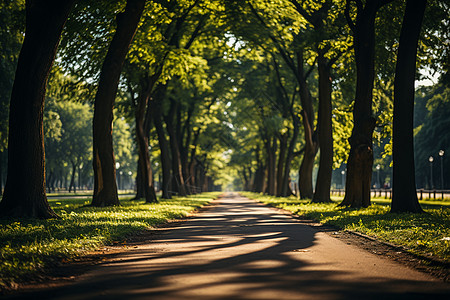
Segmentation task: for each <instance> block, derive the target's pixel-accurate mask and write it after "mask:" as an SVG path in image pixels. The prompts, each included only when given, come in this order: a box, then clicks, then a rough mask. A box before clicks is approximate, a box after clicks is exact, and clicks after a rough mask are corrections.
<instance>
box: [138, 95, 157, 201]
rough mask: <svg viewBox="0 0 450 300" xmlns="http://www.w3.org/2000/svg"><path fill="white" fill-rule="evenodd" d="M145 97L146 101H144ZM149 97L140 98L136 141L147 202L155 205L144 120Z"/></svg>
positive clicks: (155, 199)
mask: <svg viewBox="0 0 450 300" xmlns="http://www.w3.org/2000/svg"><path fill="white" fill-rule="evenodd" d="M142 97H145V99H142ZM148 98H149V96H148V95H145V93H143V94H142V95H141V97H139V100H138V105H137V107H136V117H135V119H136V140H137V144H138V151H139V171H140V176H141V178H140V179H141V182H140V184H142V187H141V188H142V189H143V192H144V197H145V202H146V203H154V202H157V198H156V193H155V188H154V186H153V184H152V181H153V180H152V177H153V174H152V168H151V165H150V153H149V150H148V139H147V134H146V133H145V132H144V130H145V129H144V120H145V112H146V108H147V103H148Z"/></svg>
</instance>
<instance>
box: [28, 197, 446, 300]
mask: <svg viewBox="0 0 450 300" xmlns="http://www.w3.org/2000/svg"><path fill="white" fill-rule="evenodd" d="M156 231H157V232H156V234H155V238H154V239H153V240H151V241H148V242H147V243H145V244H140V245H138V246H137V248H133V249H131V250H130V251H129V252H127V253H124V254H121V255H119V256H118V257H115V258H114V259H112V260H109V261H106V262H105V263H102V264H100V265H98V266H96V267H94V268H93V269H92V270H91V271H90V272H88V273H87V274H85V275H83V276H81V277H80V278H79V280H77V281H76V282H74V283H72V284H70V285H68V286H63V287H59V288H56V289H50V290H43V291H35V292H33V293H28V294H25V295H22V297H26V296H28V297H29V298H34V299H132V300H134V299H195V300H196V299H327V300H334V299H379V300H381V299H450V297H449V296H450V287H449V284H447V283H444V282H441V281H438V280H436V279H434V278H432V277H430V276H428V275H426V274H423V273H420V272H418V271H415V270H412V269H409V268H407V267H405V266H403V265H400V264H397V263H395V262H392V261H390V260H388V259H384V258H382V257H381V258H380V257H379V256H376V255H374V254H371V253H369V252H366V251H364V250H361V249H359V248H356V247H354V246H351V245H347V244H346V243H344V242H341V241H340V240H338V239H335V238H333V237H330V236H329V235H327V234H326V233H324V232H320V231H319V230H317V229H315V228H313V227H310V226H308V225H306V224H304V223H302V222H301V221H299V220H297V219H295V218H292V217H290V216H288V215H285V214H282V213H279V212H278V211H277V210H275V209H272V208H269V207H266V206H264V205H261V204H258V203H256V202H254V201H251V200H249V199H246V198H242V197H240V196H238V195H236V194H228V195H227V197H223V198H221V199H218V200H216V201H215V205H214V206H212V207H211V208H209V209H207V210H205V211H203V212H202V213H199V214H198V215H196V216H195V217H193V218H191V219H189V220H187V221H186V222H182V223H178V224H174V225H171V226H170V227H169V228H161V229H157V230H156Z"/></svg>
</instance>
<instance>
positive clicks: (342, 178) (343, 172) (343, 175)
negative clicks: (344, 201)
mask: <svg viewBox="0 0 450 300" xmlns="http://www.w3.org/2000/svg"><path fill="white" fill-rule="evenodd" d="M341 175H342V176H341V180H342V188H345V184H344V180H345V171H344V170H342V171H341Z"/></svg>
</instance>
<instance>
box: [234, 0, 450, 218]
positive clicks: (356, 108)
mask: <svg viewBox="0 0 450 300" xmlns="http://www.w3.org/2000/svg"><path fill="white" fill-rule="evenodd" d="M281 3H286V2H285V1H282V2H281ZM289 4H291V5H289ZM276 5H280V2H277V3H276ZM404 5H405V3H401V2H396V1H346V2H343V1H323V3H321V4H320V5H314V4H313V3H311V2H309V1H288V4H287V5H286V6H285V7H284V9H285V11H284V14H283V13H282V14H279V12H280V10H279V9H278V10H275V9H272V7H267V6H265V5H262V4H261V3H260V2H257V1H253V2H252V1H248V2H247V8H246V12H247V14H246V16H247V19H248V20H249V21H248V22H245V23H244V24H242V22H237V21H236V22H235V23H236V24H238V27H237V28H236V29H235V31H234V32H235V34H236V35H238V36H240V38H241V39H242V40H245V41H246V43H247V45H251V46H250V47H252V48H258V47H259V48H260V49H261V50H262V51H265V53H270V54H267V56H268V57H267V58H266V60H265V61H266V64H267V67H266V69H265V72H266V73H265V75H266V78H267V80H266V83H269V86H268V89H267V90H266V91H264V92H261V93H260V94H258V98H259V99H253V100H256V102H255V103H254V104H253V106H252V107H253V108H254V109H255V114H256V115H258V113H259V116H260V118H261V119H260V120H259V122H257V124H258V125H256V126H259V131H260V133H259V135H260V140H261V142H260V143H259V145H256V146H255V147H254V148H253V149H249V150H248V151H254V152H255V154H254V157H255V161H254V162H253V164H256V167H251V165H247V166H244V167H241V170H240V173H241V176H242V181H243V182H244V186H245V187H246V188H247V189H252V190H254V191H265V192H268V193H269V194H274V195H275V194H276V195H284V190H283V186H286V184H287V183H288V178H283V173H284V170H286V169H287V168H285V167H284V162H287V163H289V162H290V160H291V158H292V156H293V155H294V156H295V155H297V154H300V155H302V156H303V157H302V162H301V165H300V168H299V188H300V195H301V197H304V198H312V199H313V201H318V202H322V201H324V202H327V201H330V198H329V189H330V183H331V169H332V166H333V145H335V146H336V144H337V146H338V147H339V149H338V151H334V156H335V160H334V161H335V163H339V162H340V161H342V160H341V159H342V156H344V159H345V156H346V154H347V153H348V154H349V155H348V158H347V164H346V167H347V172H346V175H347V180H346V195H345V199H344V201H343V202H342V203H341V205H348V206H352V207H360V206H364V207H365V206H368V205H370V188H371V186H372V170H373V169H374V165H373V160H374V156H373V153H374V145H373V138H374V135H375V136H376V137H378V139H379V140H380V141H381V142H384V143H386V137H388V138H389V139H390V136H391V135H392V132H393V133H394V134H393V136H394V139H393V141H394V143H393V144H392V140H390V142H389V143H388V144H387V145H386V147H385V149H384V150H385V151H383V152H385V155H390V154H392V152H393V154H394V172H393V177H394V178H393V181H394V186H395V188H394V200H393V207H392V209H393V211H413V212H420V211H421V208H420V206H419V205H418V201H417V196H416V192H415V190H416V185H415V182H414V176H411V174H415V170H414V151H413V106H414V81H415V78H416V67H417V66H421V67H422V68H423V67H428V68H432V69H433V70H441V71H442V72H444V73H445V72H448V44H447V43H446V42H444V43H439V42H438V39H439V38H438V36H440V35H441V34H442V35H444V36H445V35H446V33H444V32H445V30H444V31H441V30H443V29H444V27H445V28H446V26H448V24H447V23H446V21H444V20H445V19H446V17H445V16H444V15H445V14H446V13H445V10H446V5H445V4H444V3H442V2H438V1H435V2H431V3H430V5H429V6H428V11H427V12H428V16H427V18H426V20H425V23H424V24H425V26H424V27H423V28H422V31H421V23H422V22H421V20H422V18H423V15H424V13H425V7H426V2H424V1H422V2H419V1H416V2H414V3H413V1H406V9H405V6H404ZM279 7H282V6H279ZM239 9H240V10H242V6H239V7H238V8H235V10H236V11H238V10H239ZM275 11H276V13H277V14H278V15H277V14H274V13H272V14H271V12H275ZM236 15H238V14H236ZM293 15H294V16H295V17H292V16H293ZM299 15H300V16H301V18H300V20H299V19H298V16H299ZM402 15H403V18H401V17H400V16H402ZM280 16H281V17H280ZM387 20H389V22H387ZM391 20H394V21H395V22H394V23H392V22H391ZM433 20H434V22H433ZM296 22H302V23H300V24H298V23H297V24H296ZM255 26H256V27H257V28H258V29H254V28H255ZM296 26H297V27H296ZM447 29H448V28H447ZM438 32H439V33H438ZM420 36H421V37H422V41H421V43H420V46H421V47H419V58H420V59H419V60H418V61H417V65H416V53H417V52H416V51H417V50H416V49H417V48H418V40H419V37H420ZM376 39H377V40H376ZM263 41H266V42H265V43H266V44H264V42H263ZM399 45H400V46H399ZM436 49H440V51H442V52H439V51H436ZM266 50H269V51H266ZM351 50H354V51H351ZM274 53H275V54H274ZM305 60H306V62H305ZM271 61H272V63H271ZM270 65H273V66H270ZM281 66H283V67H284V68H285V69H287V70H289V69H290V70H291V71H292V74H291V75H290V77H289V75H287V74H281V75H280V71H279V69H280V68H281ZM305 66H306V67H305ZM263 72H264V71H263ZM270 74H273V75H270ZM394 74H395V76H394ZM445 79H446V77H445V76H444V77H442V78H441V80H442V82H444V81H445ZM288 80H291V82H293V83H294V84H293V85H292V84H291V87H289V85H287V84H286V81H288ZM247 81H248V80H247ZM355 81H356V82H355ZM352 91H355V92H354V93H355V94H354V96H352V95H350V93H351V92H352ZM296 93H298V98H300V101H299V102H300V105H299V106H297V107H296V103H295V97H296ZM253 95H255V94H254V93H253ZM244 97H245V96H244ZM252 97H253V98H254V96H252ZM392 98H393V99H392ZM313 99H317V102H315V101H314V103H315V104H314V105H313V104H311V103H312V101H313ZM351 99H354V100H351ZM392 100H393V101H392ZM261 103H266V104H261ZM263 105H266V106H267V105H271V106H272V107H271V109H269V111H268V112H265V111H264V110H263V109H262V108H261V106H263ZM443 105H444V106H445V104H443ZM258 106H260V107H258ZM374 109H375V111H374ZM245 110H247V108H245ZM274 110H275V111H278V112H279V113H277V114H273V113H272V112H273V111H274ZM290 110H291V111H292V110H294V111H296V112H294V113H293V114H290ZM314 110H318V113H317V121H315V113H314ZM349 110H350V111H352V116H349V114H348V113H347V111H349ZM291 115H292V117H291ZM298 115H301V116H302V123H303V133H304V139H303V141H304V143H303V144H302V146H301V147H300V148H299V147H298V146H297V151H295V150H294V149H295V147H290V146H288V145H291V144H289V143H288V142H289V141H295V138H296V137H297V134H298V126H299V121H298V120H296V119H295V116H298ZM392 116H394V118H393V119H394V127H393V131H392V127H391V126H392V123H390V122H392ZM277 119H278V120H277ZM349 119H351V120H352V123H350V122H349ZM332 125H333V126H332ZM254 126H255V124H254ZM343 126H344V127H345V126H349V127H353V129H352V132H351V134H348V129H347V128H343ZM244 127H245V128H248V127H252V126H247V125H244ZM332 127H333V128H334V132H333V131H332ZM268 131H270V133H269V134H267V132H268ZM374 133H375V134H374ZM347 134H348V135H347ZM444 135H445V134H444ZM333 136H334V137H335V138H337V140H336V139H335V141H334V143H333ZM434 136H435V135H434ZM343 137H348V138H349V144H350V151H349V152H347V149H348V148H346V145H345V142H344V143H342V142H343V140H342V138H343ZM445 144H446V143H445V140H444V141H443V142H440V145H441V146H440V147H443V146H444V145H445ZM392 146H393V147H392ZM262 149H264V150H262ZM319 149H320V161H319V170H318V174H317V180H316V183H317V184H316V188H315V192H314V193H313V188H312V186H313V185H312V170H313V164H314V160H315V156H316V153H317V151H318V150H319ZM336 152H337V153H336ZM342 154H344V155H342ZM247 155H248V154H247ZM261 155H263V156H265V157H266V158H267V160H266V161H265V162H263V163H262V164H261V162H260V157H261ZM276 155H278V157H276ZM336 158H337V159H336ZM427 158H428V157H427ZM242 159H244V160H245V158H243V157H236V159H235V160H236V162H237V164H239V165H241V164H242V161H241V160H242ZM277 160H278V163H277ZM379 162H380V161H378V162H377V164H378V163H379ZM261 167H262V169H263V170H262V171H261V170H260V169H261ZM335 167H336V165H335ZM252 170H253V171H254V176H253V179H252V186H251V187H250V186H249V182H250V180H249V179H250V176H249V174H251V171H252ZM260 174H266V176H267V178H268V180H267V181H266V185H265V186H263V187H261V181H260V180H259V177H260V176H261V175H260ZM275 174H276V175H275ZM271 178H275V179H274V180H272V181H271Z"/></svg>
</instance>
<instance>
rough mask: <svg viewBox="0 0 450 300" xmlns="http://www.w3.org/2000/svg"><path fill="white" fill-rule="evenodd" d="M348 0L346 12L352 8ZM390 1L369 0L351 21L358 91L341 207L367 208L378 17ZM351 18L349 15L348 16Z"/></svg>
mask: <svg viewBox="0 0 450 300" xmlns="http://www.w3.org/2000/svg"><path fill="white" fill-rule="evenodd" d="M349 1H350V0H347V15H348V14H349V13H348V10H349ZM387 2H388V1H383V0H372V1H367V2H366V4H365V6H364V8H363V7H362V5H361V7H358V12H357V17H356V23H355V24H353V23H352V22H351V21H350V20H349V25H350V27H351V28H352V30H353V37H354V49H355V60H356V93H355V104H354V108H353V121H354V122H353V124H354V125H353V130H352V135H351V136H350V138H349V143H350V153H349V157H348V160H347V180H346V184H345V197H344V200H343V201H342V202H341V203H340V205H341V206H351V207H368V206H369V205H370V184H371V181H372V166H373V141H372V136H373V130H374V128H375V118H374V117H373V115H372V93H373V82H374V76H375V68H374V57H375V17H376V13H377V11H378V9H379V8H380V7H381V6H383V5H384V4H386V3H387ZM348 19H349V17H348Z"/></svg>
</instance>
